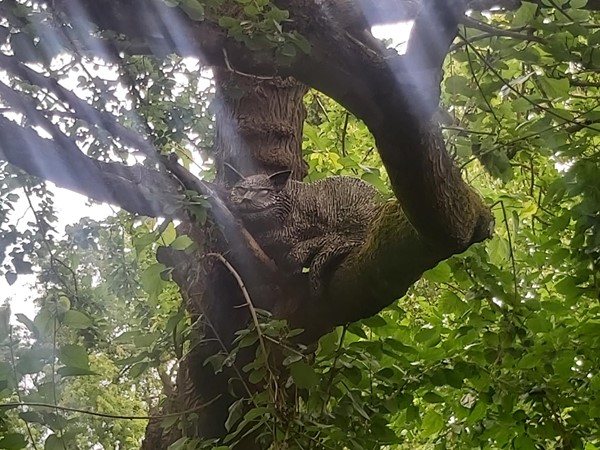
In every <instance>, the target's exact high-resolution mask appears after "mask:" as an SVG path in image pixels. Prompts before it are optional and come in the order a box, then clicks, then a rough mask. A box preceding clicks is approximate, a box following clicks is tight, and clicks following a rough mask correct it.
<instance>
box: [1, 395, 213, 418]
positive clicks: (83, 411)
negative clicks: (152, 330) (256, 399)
mask: <svg viewBox="0 0 600 450" xmlns="http://www.w3.org/2000/svg"><path fill="white" fill-rule="evenodd" d="M220 397H221V394H219V395H217V396H216V397H214V398H213V399H212V400H210V401H208V402H206V403H203V404H202V405H199V406H196V407H194V408H191V409H186V410H185V411H181V412H178V413H170V414H158V415H152V416H125V415H120V414H108V413H101V412H97V411H90V410H87V409H79V408H70V407H68V406H59V405H52V404H49V403H38V402H10V403H0V408H23V407H25V406H27V407H29V408H54V409H60V410H62V411H69V412H74V413H79V414H86V415H88V416H96V417H106V418H108V419H126V420H152V419H166V418H169V417H180V416H184V415H186V414H190V413H193V412H196V411H199V410H200V409H203V408H205V407H207V406H209V405H210V404H212V403H214V402H215V401H217V400H218V399H219V398H220Z"/></svg>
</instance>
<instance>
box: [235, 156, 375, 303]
mask: <svg viewBox="0 0 600 450" xmlns="http://www.w3.org/2000/svg"><path fill="white" fill-rule="evenodd" d="M225 167H226V169H225V170H226V171H227V172H228V178H229V179H230V180H232V181H233V182H234V184H233V187H232V188H231V191H230V202H231V204H232V206H233V208H234V210H235V211H236V213H237V215H238V216H239V217H240V218H241V220H242V222H243V223H244V226H245V227H246V228H247V229H248V231H249V232H250V233H251V234H252V235H253V237H254V238H255V239H256V241H257V242H258V243H259V244H260V245H261V247H262V248H263V250H264V251H265V252H266V253H267V254H268V255H269V256H270V257H271V258H272V259H273V260H274V261H275V263H276V264H277V265H278V266H279V267H280V268H281V269H282V270H284V271H286V272H288V273H290V274H292V275H295V274H300V273H302V271H303V269H304V268H308V269H309V274H308V276H309V282H310V287H311V291H312V294H313V295H314V296H315V297H318V296H320V295H321V294H322V293H323V290H324V288H325V287H326V285H327V281H328V277H329V276H330V275H331V273H332V269H335V267H337V266H339V264H340V263H341V262H342V261H343V260H344V258H345V257H346V256H347V255H348V254H349V253H350V252H351V251H352V250H353V249H355V248H356V247H358V246H360V245H361V244H362V243H363V242H364V240H365V238H366V237H367V232H368V228H369V225H370V224H371V222H372V221H373V219H374V218H375V217H376V215H377V212H378V210H379V208H380V206H381V197H380V195H379V192H378V191H377V190H376V189H375V188H374V187H373V186H371V185H370V184H368V183H366V182H364V181H362V180H359V179H358V178H352V177H345V176H336V177H329V178H324V179H322V180H319V181H317V182H315V183H303V182H299V181H294V180H290V179H289V177H290V171H283V172H277V173H274V174H272V175H263V174H260V175H251V176H248V177H244V176H243V175H241V174H240V173H239V172H237V171H236V170H235V169H234V168H233V167H231V166H229V165H228V164H226V165H225Z"/></svg>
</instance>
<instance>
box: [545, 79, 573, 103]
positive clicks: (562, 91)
mask: <svg viewBox="0 0 600 450" xmlns="http://www.w3.org/2000/svg"><path fill="white" fill-rule="evenodd" d="M537 80H538V82H539V83H540V85H541V87H542V89H543V90H544V93H545V94H546V95H547V96H548V97H549V98H550V99H551V100H554V99H562V98H568V97H569V87H570V84H569V79H568V78H547V77H541V76H540V77H538V78H537Z"/></svg>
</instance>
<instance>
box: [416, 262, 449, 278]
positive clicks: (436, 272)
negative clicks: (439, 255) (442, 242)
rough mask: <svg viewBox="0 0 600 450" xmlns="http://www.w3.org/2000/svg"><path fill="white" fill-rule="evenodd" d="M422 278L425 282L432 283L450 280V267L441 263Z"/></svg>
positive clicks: (445, 263)
mask: <svg viewBox="0 0 600 450" xmlns="http://www.w3.org/2000/svg"><path fill="white" fill-rule="evenodd" d="M423 277H424V278H425V279H426V280H429V281H432V282H434V283H444V282H447V281H449V280H450V279H451V278H452V269H450V266H449V265H448V263H447V262H441V263H439V264H438V265H437V266H435V267H434V268H433V269H431V270H428V271H427V272H425V273H424V274H423Z"/></svg>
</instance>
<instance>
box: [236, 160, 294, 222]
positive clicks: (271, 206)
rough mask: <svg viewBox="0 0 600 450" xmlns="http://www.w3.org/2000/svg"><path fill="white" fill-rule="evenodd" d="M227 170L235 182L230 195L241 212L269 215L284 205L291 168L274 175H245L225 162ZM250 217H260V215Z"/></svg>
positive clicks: (244, 213)
mask: <svg viewBox="0 0 600 450" xmlns="http://www.w3.org/2000/svg"><path fill="white" fill-rule="evenodd" d="M225 171H226V172H227V179H228V180H230V181H231V182H232V184H233V185H232V187H231V191H230V194H229V197H230V200H231V203H232V204H233V206H234V208H235V209H236V210H237V211H238V212H239V213H241V214H243V215H246V216H247V215H252V216H256V215H268V214H269V213H270V212H272V211H273V210H277V209H281V207H282V206H283V205H282V203H283V202H284V199H285V198H286V195H285V193H284V188H285V186H286V184H287V182H288V180H289V178H290V174H291V171H290V170H284V171H282V172H276V173H274V174H272V175H264V174H258V175H250V176H248V177H244V176H243V175H242V174H240V173H239V172H238V171H237V170H235V169H234V168H233V167H232V166H230V165H229V164H227V163H225ZM273 212H274V211H273ZM277 212H278V213H280V212H279V211H277ZM249 218H250V219H258V217H249Z"/></svg>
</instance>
